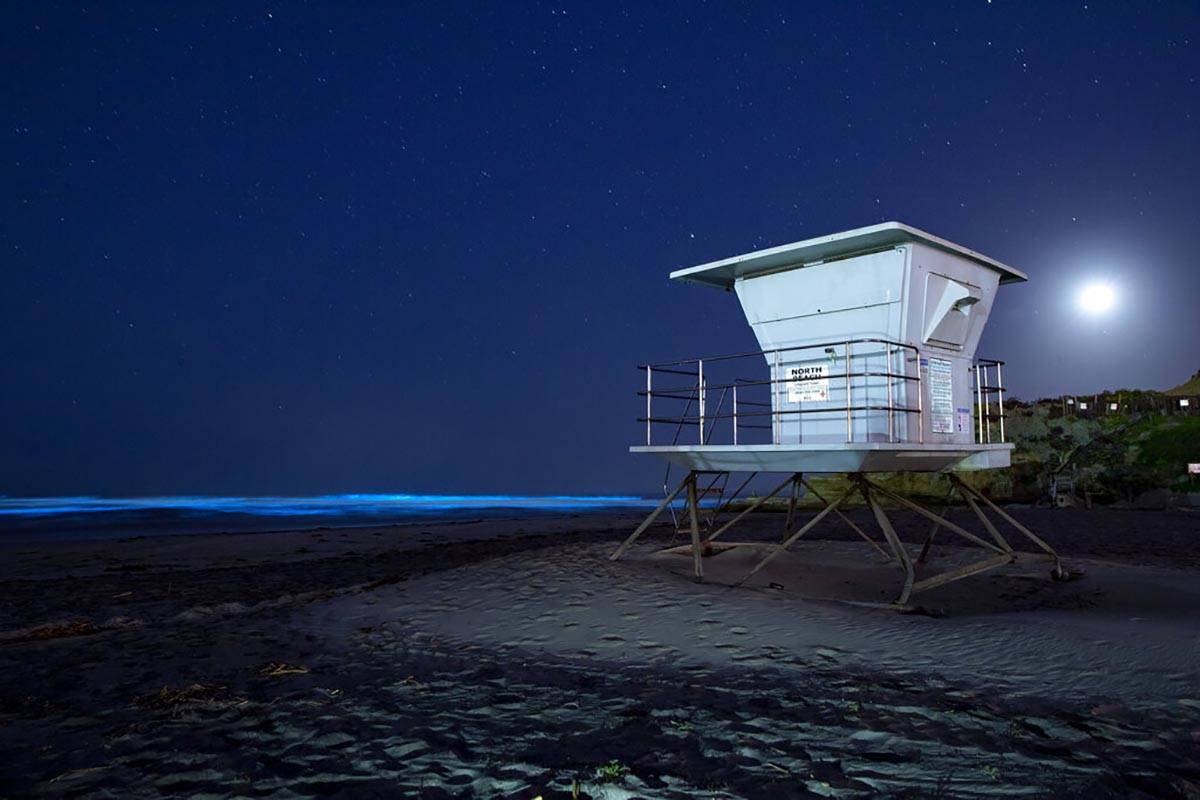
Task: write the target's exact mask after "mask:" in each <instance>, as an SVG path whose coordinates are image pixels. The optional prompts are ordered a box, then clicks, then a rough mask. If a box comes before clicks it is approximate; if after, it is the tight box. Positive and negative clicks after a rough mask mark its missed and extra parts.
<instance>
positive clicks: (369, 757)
mask: <svg viewBox="0 0 1200 800" xmlns="http://www.w3.org/2000/svg"><path fill="white" fill-rule="evenodd" d="M1014 513H1015V514H1016V515H1017V516H1018V518H1019V519H1021V520H1022V521H1023V522H1025V523H1027V524H1030V525H1031V526H1033V527H1034V528H1035V529H1037V530H1039V532H1042V533H1044V534H1045V535H1046V537H1047V538H1048V539H1050V540H1051V543H1052V544H1054V545H1055V546H1056V547H1059V548H1060V549H1061V550H1062V551H1063V552H1064V553H1065V554H1066V555H1067V557H1068V564H1069V566H1071V567H1072V568H1075V569H1080V570H1082V571H1083V573H1084V577H1083V579H1081V580H1079V581H1076V582H1072V583H1065V584H1063V583H1056V582H1052V581H1050V580H1049V579H1048V576H1047V575H1046V565H1044V564H1031V565H1028V566H1022V567H1020V568H1013V569H1010V570H1008V571H1006V572H1004V573H1003V574H990V575H986V576H977V577H975V578H971V579H967V580H964V581H961V582H958V583H956V584H952V585H949V586H946V587H940V588H939V589H936V590H933V591H931V592H929V593H927V594H924V595H921V596H920V598H919V601H920V603H921V604H922V605H923V606H924V607H925V609H927V610H928V611H930V612H934V613H936V614H937V615H936V616H933V615H927V614H907V615H901V614H897V613H895V612H890V611H880V610H874V609H869V608H865V607H862V606H858V605H852V604H849V603H846V602H840V600H855V601H864V600H866V601H871V600H887V599H890V598H891V597H892V596H894V594H895V590H896V588H897V587H898V580H899V578H898V573H897V571H896V569H895V568H894V567H893V566H890V565H887V564H884V563H881V560H880V559H879V557H878V555H877V554H874V553H873V551H870V550H869V549H867V547H866V546H865V545H863V544H861V543H858V542H857V541H856V540H854V537H853V535H852V534H849V533H848V532H847V531H846V530H845V529H844V528H843V527H840V526H839V525H838V523H836V522H835V521H833V520H827V521H826V522H824V523H822V525H821V526H819V527H818V528H817V529H815V530H814V532H813V536H814V538H813V540H812V541H808V542H803V543H802V546H800V547H798V548H797V550H796V552H795V553H794V554H788V555H785V556H782V557H780V558H778V559H776V562H775V563H773V564H772V565H771V566H770V567H768V568H767V569H766V570H764V571H763V572H762V573H760V575H759V576H758V578H759V579H757V580H756V581H754V582H753V583H752V584H751V585H749V586H747V587H743V588H731V587H730V586H728V585H727V584H729V583H732V582H733V580H734V579H735V578H736V577H738V576H740V575H741V574H742V573H744V572H745V570H746V569H747V568H748V566H749V565H750V564H751V563H753V562H752V559H753V558H754V554H755V552H756V551H760V549H761V547H763V546H764V545H763V544H762V542H764V541H769V540H773V539H774V538H776V537H777V535H778V533H779V527H780V526H781V525H782V517H781V516H779V515H769V514H765V515H762V516H761V518H759V519H758V520H756V521H755V523H754V524H753V525H752V526H750V527H749V528H748V529H744V530H743V531H742V532H740V533H739V535H738V536H737V537H736V538H738V539H739V540H745V541H749V542H751V544H750V545H748V546H746V547H739V548H735V549H732V550H728V551H725V552H722V553H720V554H719V555H715V556H713V557H711V558H707V559H705V569H706V572H707V574H708V577H709V579H710V580H709V582H708V583H705V584H703V585H698V584H696V583H694V582H692V580H691V579H690V569H691V565H690V558H689V557H688V556H686V555H680V554H664V553H659V552H657V551H659V550H661V549H662V548H663V547H665V546H667V545H669V544H677V543H681V542H682V539H681V538H680V537H679V536H677V535H676V534H674V532H673V531H671V530H670V529H669V528H668V527H663V526H660V527H658V528H656V529H654V530H653V531H652V533H651V534H650V535H649V536H648V538H647V539H646V541H644V542H642V543H639V545H638V546H637V547H635V548H634V549H633V550H632V551H631V553H630V555H629V557H628V558H627V559H625V560H622V561H620V562H616V563H613V562H609V561H608V560H607V554H608V553H609V552H611V551H612V549H613V548H614V547H615V546H616V544H617V543H618V542H619V540H620V539H621V538H623V537H624V535H626V534H627V533H628V531H629V530H630V529H631V528H632V527H633V525H635V524H636V521H637V518H636V517H633V516H629V515H622V514H618V513H608V514H592V515H569V516H568V515H564V516H552V515H540V516H530V517H514V518H511V519H489V520H486V521H478V522H465V523H455V524H441V525H436V524H431V523H428V524H427V523H420V524H414V525H404V526H394V527H385V528H360V529H349V530H337V529H329V530H321V531H304V532H280V533H272V534H249V535H207V536H171V537H159V538H150V539H140V540H135V541H124V542H74V543H63V544H56V545H37V546H30V545H0V677H2V680H0V796H27V795H35V796H99V797H159V796H190V795H207V796H214V797H215V796H220V797H228V796H263V797H301V796H313V795H335V796H336V795H343V796H353V797H358V796H381V797H384V796H386V797H405V796H424V797H515V798H532V797H535V796H539V795H540V796H542V797H545V798H550V797H571V796H573V795H576V796H578V797H614V798H615V797H764V798H766V797H772V798H773V797H819V796H828V797H874V796H895V797H932V796H943V797H976V796H993V795H997V794H999V795H1013V796H1034V797H1040V796H1067V797H1196V796H1200V615H1197V611H1198V610H1200V581H1197V578H1198V577H1200V514H1196V513H1189V512H1185V511H1171V512H1133V511H1117V510H1090V511H1088V510H1074V509H1072V510H1055V511H1047V510H1034V509H1018V510H1015V511H1014ZM852 516H854V517H855V518H856V519H857V520H858V521H859V522H860V523H861V524H864V525H865V524H867V520H866V518H865V516H863V515H862V512H861V511H855V512H852ZM895 516H896V521H897V522H898V523H899V524H898V527H899V529H900V533H901V536H902V538H904V539H905V540H906V541H909V542H914V541H919V540H920V538H921V537H922V536H923V534H924V532H925V530H926V526H925V524H924V523H921V522H920V521H919V520H916V519H915V518H909V517H907V516H906V515H904V514H902V513H897V514H896V515H895ZM755 542H757V544H754V543H755ZM965 557H966V554H965V553H964V552H963V551H962V550H961V549H959V548H956V547H953V546H951V545H950V543H949V542H947V543H946V544H945V545H942V546H939V547H938V548H937V550H935V558H936V559H937V562H938V563H939V564H942V565H948V564H953V563H955V562H956V560H961V559H963V558H965ZM813 597H822V598H835V599H822V600H814V599H811V598H813Z"/></svg>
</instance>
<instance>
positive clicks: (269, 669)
mask: <svg viewBox="0 0 1200 800" xmlns="http://www.w3.org/2000/svg"><path fill="white" fill-rule="evenodd" d="M308 673H309V669H308V667H306V666H304V665H302V664H300V665H295V664H285V663H283V662H282V661H268V662H267V663H266V664H263V665H262V666H261V667H259V669H258V674H259V675H261V676H262V677H264V678H278V677H280V676H281V675H307V674H308Z"/></svg>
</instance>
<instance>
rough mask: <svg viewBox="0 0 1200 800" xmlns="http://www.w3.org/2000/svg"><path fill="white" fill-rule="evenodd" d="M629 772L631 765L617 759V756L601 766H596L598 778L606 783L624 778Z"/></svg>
mask: <svg viewBox="0 0 1200 800" xmlns="http://www.w3.org/2000/svg"><path fill="white" fill-rule="evenodd" d="M628 772H629V767H627V766H625V765H624V764H622V763H621V762H620V761H617V760H616V759H615V758H614V759H613V760H612V761H610V762H608V763H607V764H605V765H604V766H601V767H596V779H597V780H599V781H603V782H604V783H617V782H619V781H620V780H622V779H623V778H624V777H625V775H626V773H628Z"/></svg>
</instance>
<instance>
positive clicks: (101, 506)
mask: <svg viewBox="0 0 1200 800" xmlns="http://www.w3.org/2000/svg"><path fill="white" fill-rule="evenodd" d="M656 504H657V501H655V500H647V499H645V498H642V497H633V496H628V495H549V496H521V495H506V494H493V495H481V494H475V495H470V494H462V495H459V494H440V495H439V494H331V495H320V496H317V497H206V496H194V497H188V496H183V497H130V498H107V497H3V496H0V517H51V516H65V515H79V514H101V513H106V512H107V513H112V512H131V511H142V512H145V511H171V512H176V513H182V514H185V515H187V514H197V515H212V514H248V515H252V516H263V517H304V516H331V517H336V516H351V515H352V516H377V515H397V514H399V515H403V514H411V513H417V512H438V511H454V510H463V511H466V510H481V511H482V510H488V509H505V508H510V509H515V510H530V511H564V510H571V509H581V510H587V509H602V508H630V507H645V506H653V505H656Z"/></svg>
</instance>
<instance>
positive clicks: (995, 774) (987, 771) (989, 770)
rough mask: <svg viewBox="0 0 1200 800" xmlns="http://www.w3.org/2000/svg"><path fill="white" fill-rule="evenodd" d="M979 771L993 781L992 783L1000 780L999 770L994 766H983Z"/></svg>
mask: <svg viewBox="0 0 1200 800" xmlns="http://www.w3.org/2000/svg"><path fill="white" fill-rule="evenodd" d="M979 769H980V771H981V772H983V774H984V775H987V776H988V777H989V778H991V779H992V780H994V781H998V780H1000V768H999V767H997V766H996V765H995V764H984V765H983V766H981V767H980V768H979Z"/></svg>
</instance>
